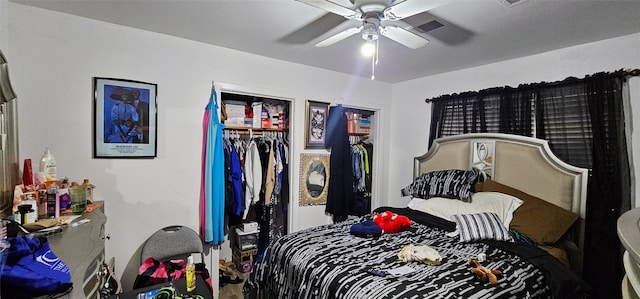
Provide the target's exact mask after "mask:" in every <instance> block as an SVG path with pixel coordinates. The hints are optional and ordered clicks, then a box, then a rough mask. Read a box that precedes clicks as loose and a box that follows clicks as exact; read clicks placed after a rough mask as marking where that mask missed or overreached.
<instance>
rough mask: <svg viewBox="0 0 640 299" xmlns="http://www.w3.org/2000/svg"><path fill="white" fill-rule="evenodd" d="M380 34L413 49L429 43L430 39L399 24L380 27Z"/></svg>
mask: <svg viewBox="0 0 640 299" xmlns="http://www.w3.org/2000/svg"><path fill="white" fill-rule="evenodd" d="M380 34H382V35H384V36H386V37H388V38H390V39H392V40H393V41H395V42H397V43H400V44H402V45H404V46H406V47H408V48H411V49H417V48H420V47H424V46H426V45H427V43H429V40H428V39H426V38H424V37H422V36H419V35H417V34H414V33H412V32H409V31H408V30H406V29H403V28H400V27H397V26H387V27H380Z"/></svg>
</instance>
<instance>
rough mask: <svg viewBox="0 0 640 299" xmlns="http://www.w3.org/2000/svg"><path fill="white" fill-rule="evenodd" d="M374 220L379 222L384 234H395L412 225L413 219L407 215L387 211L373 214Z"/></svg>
mask: <svg viewBox="0 0 640 299" xmlns="http://www.w3.org/2000/svg"><path fill="white" fill-rule="evenodd" d="M373 222H375V223H376V224H378V226H380V228H381V229H382V233H384V234H394V233H399V232H401V231H404V230H406V229H408V228H409V227H411V220H409V218H407V216H402V215H398V214H395V213H391V212H390V211H385V212H383V213H378V214H375V215H374V216H373Z"/></svg>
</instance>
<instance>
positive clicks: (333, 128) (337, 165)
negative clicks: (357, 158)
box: [325, 105, 353, 222]
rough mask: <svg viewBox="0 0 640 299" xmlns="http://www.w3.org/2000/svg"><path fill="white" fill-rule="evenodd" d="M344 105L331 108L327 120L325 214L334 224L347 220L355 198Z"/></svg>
mask: <svg viewBox="0 0 640 299" xmlns="http://www.w3.org/2000/svg"><path fill="white" fill-rule="evenodd" d="M345 112H346V111H345V109H344V107H342V105H338V106H335V107H331V109H330V110H329V117H328V118H327V134H326V143H325V146H326V147H327V148H330V149H331V157H330V158H329V190H328V193H327V206H326V210H325V212H327V213H328V214H331V215H333V221H334V222H340V221H344V220H346V219H347V216H348V215H349V207H350V205H351V201H352V198H353V186H352V184H353V172H352V171H351V167H350V165H351V145H350V144H349V135H348V134H347V115H346V114H345Z"/></svg>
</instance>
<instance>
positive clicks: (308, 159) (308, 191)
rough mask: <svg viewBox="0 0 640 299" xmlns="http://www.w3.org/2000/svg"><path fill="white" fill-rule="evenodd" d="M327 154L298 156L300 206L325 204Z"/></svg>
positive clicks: (327, 175)
mask: <svg viewBox="0 0 640 299" xmlns="http://www.w3.org/2000/svg"><path fill="white" fill-rule="evenodd" d="M328 188H329V154H306V153H303V154H300V205H301V206H309V205H322V204H326V203H327V192H328Z"/></svg>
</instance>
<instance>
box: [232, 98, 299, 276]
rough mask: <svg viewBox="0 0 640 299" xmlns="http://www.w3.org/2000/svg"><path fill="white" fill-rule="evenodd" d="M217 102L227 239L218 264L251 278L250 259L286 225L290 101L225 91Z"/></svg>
mask: <svg viewBox="0 0 640 299" xmlns="http://www.w3.org/2000/svg"><path fill="white" fill-rule="evenodd" d="M220 98H221V103H222V104H221V107H220V109H221V111H220V114H221V119H222V122H223V123H224V124H225V128H224V131H223V134H224V135H223V140H224V152H225V178H226V180H227V181H226V184H225V213H224V214H225V224H226V226H227V231H228V238H229V242H228V243H227V244H229V245H228V247H227V246H223V248H222V252H221V258H224V259H225V260H227V257H231V259H232V262H233V263H234V264H235V266H236V268H237V269H239V270H240V272H242V273H249V272H250V271H251V269H252V265H253V257H254V256H255V255H256V254H258V253H259V252H260V251H262V250H264V249H265V248H266V246H267V245H268V244H269V243H270V242H271V241H272V240H274V239H277V238H279V237H281V236H283V235H285V234H286V233H287V231H288V226H289V225H290V224H289V217H288V214H289V205H290V201H291V196H290V187H289V186H290V162H291V161H290V160H291V157H290V151H289V148H290V145H289V140H290V139H289V111H291V101H289V100H283V99H278V98H273V97H268V96H259V95H251V94H242V93H236V92H227V91H224V90H222V91H221V93H220ZM225 243H226V242H225ZM227 248H228V249H227ZM229 251H230V252H229Z"/></svg>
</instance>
